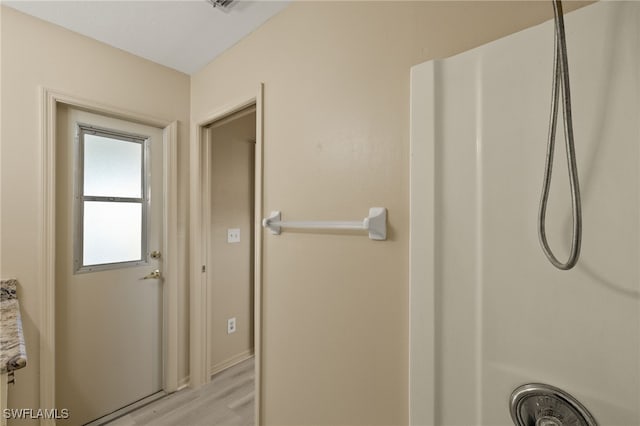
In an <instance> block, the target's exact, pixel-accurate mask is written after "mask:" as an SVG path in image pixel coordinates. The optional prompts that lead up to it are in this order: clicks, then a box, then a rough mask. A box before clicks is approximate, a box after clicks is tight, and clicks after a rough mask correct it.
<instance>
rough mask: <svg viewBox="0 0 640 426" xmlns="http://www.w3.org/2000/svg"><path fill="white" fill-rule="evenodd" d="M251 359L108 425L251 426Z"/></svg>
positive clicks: (252, 420)
mask: <svg viewBox="0 0 640 426" xmlns="http://www.w3.org/2000/svg"><path fill="white" fill-rule="evenodd" d="M254 371H255V370H254V358H253V357H251V358H250V359H248V360H246V361H243V362H241V363H239V364H236V365H234V366H233V367H230V368H228V369H226V370H224V371H221V372H220V373H218V374H216V375H215V376H213V379H212V380H211V382H209V383H207V384H206V385H204V386H202V387H201V388H200V389H198V390H192V389H184V390H182V391H179V392H176V393H173V394H171V395H168V396H166V397H164V398H162V399H159V400H157V401H154V402H152V403H151V404H149V405H146V406H144V407H141V408H139V409H137V410H136V411H133V412H131V413H129V414H127V415H125V416H122V417H120V418H118V419H116V420H114V421H112V422H110V423H107V424H108V425H109V426H139V425H154V426H156V425H157V426H254V424H255V423H254V381H255V375H254Z"/></svg>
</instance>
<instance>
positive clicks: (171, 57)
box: [2, 0, 289, 74]
mask: <svg viewBox="0 0 640 426" xmlns="http://www.w3.org/2000/svg"><path fill="white" fill-rule="evenodd" d="M2 4H3V5H6V6H9V7H12V8H14V9H17V10H19V11H21V12H24V13H26V14H29V15H32V16H35V17H37V18H40V19H43V20H45V21H49V22H52V23H54V24H57V25H60V26H62V27H65V28H67V29H69V30H71V31H75V32H77V33H80V34H83V35H85V36H88V37H91V38H93V39H95V40H99V41H101V42H103V43H106V44H109V45H111V46H114V47H117V48H119V49H122V50H125V51H127V52H130V53H133V54H134V55H137V56H141V57H143V58H146V59H149V60H151V61H153V62H157V63H159V64H162V65H165V66H168V67H170V68H174V69H176V70H178V71H182V72H184V73H186V74H193V73H194V72H196V71H198V70H200V69H201V68H202V67H203V66H204V65H206V64H207V63H208V62H210V61H211V60H212V59H214V58H215V57H216V56H218V55H220V54H221V53H222V52H224V51H225V50H226V49H228V48H229V47H231V46H233V45H234V44H235V43H237V42H238V41H239V40H241V39H242V38H243V37H245V36H246V35H248V34H249V33H251V32H252V31H254V30H255V29H256V28H258V27H259V26H260V25H262V24H263V23H264V22H266V21H267V20H268V19H269V18H271V17H272V16H274V15H275V14H277V13H278V12H280V11H281V10H283V9H284V8H285V7H286V6H287V5H288V4H289V0H286V1H270V0H261V1H260V0H258V1H249V0H237V1H236V2H235V3H233V4H232V5H231V8H230V9H229V10H227V11H223V10H221V9H217V8H214V7H212V6H211V5H210V4H209V3H208V2H207V1H206V0H165V1H157V0H146V1H131V0H124V1H122V0H120V1H93V0H89V1H88V0H84V1H56V0H54V1H51V0H50V1H30V0H17V1H14V0H12V1H2Z"/></svg>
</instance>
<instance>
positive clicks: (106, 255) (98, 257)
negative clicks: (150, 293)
mask: <svg viewBox="0 0 640 426" xmlns="http://www.w3.org/2000/svg"><path fill="white" fill-rule="evenodd" d="M82 259H83V262H82V264H83V266H88V265H100V264H103V263H115V262H130V261H136V260H141V259H142V204H141V203H118V202H105V201H85V202H84V232H83V252H82Z"/></svg>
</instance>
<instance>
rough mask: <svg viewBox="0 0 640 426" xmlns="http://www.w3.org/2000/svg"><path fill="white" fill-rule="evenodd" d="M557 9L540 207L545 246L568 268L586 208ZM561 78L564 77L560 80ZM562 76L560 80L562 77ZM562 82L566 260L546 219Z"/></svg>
mask: <svg viewBox="0 0 640 426" xmlns="http://www.w3.org/2000/svg"><path fill="white" fill-rule="evenodd" d="M552 2H553V12H554V16H555V32H554V54H553V84H552V100H551V117H550V119H549V138H548V140H547V160H546V163H545V168H544V183H543V186H542V195H541V197H540V209H539V211H538V236H539V238H540V244H541V245H542V250H543V251H544V254H545V255H546V256H547V258H548V259H549V261H550V262H551V263H552V264H553V265H554V266H555V267H556V268H558V269H563V270H568V269H571V268H573V267H574V266H575V264H576V262H577V261H578V257H579V256H580V244H581V241H582V211H581V210H582V209H581V206H580V185H579V183H578V170H577V167H576V152H575V147H574V143H573V122H572V120H571V93H570V90H569V63H568V60H567V43H566V38H565V33H564V19H563V14H562V2H561V0H553V1H552ZM560 79H561V80H560ZM559 80H560V81H559ZM559 86H562V95H563V100H564V102H563V104H562V107H563V112H564V137H565V145H566V148H567V167H568V169H569V186H570V187H571V211H572V216H573V235H572V238H571V252H570V254H569V259H568V260H567V262H566V263H562V262H560V261H559V260H558V259H557V258H556V257H555V255H554V254H553V252H552V251H551V249H550V248H549V243H548V241H547V235H546V231H545V220H546V213H547V201H548V198H549V187H550V185H551V173H552V171H553V152H554V148H555V139H556V125H557V121H558V120H557V119H558V98H559V90H560V88H559Z"/></svg>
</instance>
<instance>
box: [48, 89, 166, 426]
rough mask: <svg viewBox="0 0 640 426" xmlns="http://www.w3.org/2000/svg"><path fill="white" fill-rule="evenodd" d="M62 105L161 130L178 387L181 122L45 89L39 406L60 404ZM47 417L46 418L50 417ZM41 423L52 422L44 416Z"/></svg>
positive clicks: (164, 357) (164, 356) (164, 243)
mask: <svg viewBox="0 0 640 426" xmlns="http://www.w3.org/2000/svg"><path fill="white" fill-rule="evenodd" d="M58 105H67V106H70V107H73V108H78V109H83V110H87V111H89V112H92V113H97V114H103V115H108V116H110V117H114V118H118V119H122V120H127V121H132V122H136V123H140V124H145V125H148V126H153V127H158V128H161V129H162V134H163V144H162V147H163V148H162V150H163V160H162V161H163V170H164V174H163V178H162V187H163V193H164V197H165V198H164V203H163V206H162V209H163V219H162V233H163V240H162V257H163V277H164V283H163V320H162V321H163V324H162V347H163V353H162V360H163V377H162V387H163V390H164V391H166V392H167V393H170V392H174V391H176V390H177V388H178V252H177V247H179V245H178V121H176V120H174V121H171V120H165V119H161V118H157V117H152V116H148V115H144V114H140V113H137V112H133V111H129V110H126V109H123V108H119V107H114V106H111V105H106V104H102V103H99V102H95V101H91V100H87V99H82V98H79V97H75V96H72V95H67V94H64V93H61V92H57V91H54V90H51V89H49V88H46V87H40V130H41V135H40V139H41V145H40V171H41V174H40V194H41V198H40V209H39V211H40V217H39V229H38V231H39V232H38V237H39V246H40V251H39V253H38V263H37V264H38V268H37V269H38V271H37V272H38V275H37V276H38V279H39V281H40V283H41V287H40V291H41V318H40V407H44V408H53V407H55V406H56V398H55V389H56V382H55V381H56V374H55V365H56V363H55V342H56V339H55V337H56V336H55V331H56V328H55V318H56V315H55V309H56V305H55V252H56V221H55V209H56V205H55V202H56V116H57V107H58ZM45 417H46V416H45ZM40 424H41V425H53V424H55V421H54V420H53V419H46V418H42V419H41V420H40Z"/></svg>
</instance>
